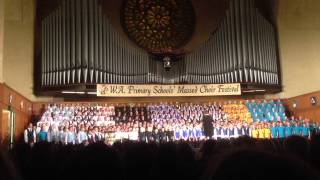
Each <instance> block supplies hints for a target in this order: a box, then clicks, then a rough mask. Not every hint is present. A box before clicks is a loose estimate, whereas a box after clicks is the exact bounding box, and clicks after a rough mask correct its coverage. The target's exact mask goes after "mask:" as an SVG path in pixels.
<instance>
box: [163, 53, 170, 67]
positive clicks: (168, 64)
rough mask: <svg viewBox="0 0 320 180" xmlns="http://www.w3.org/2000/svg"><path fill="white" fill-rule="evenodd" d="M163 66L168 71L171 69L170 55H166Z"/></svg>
mask: <svg viewBox="0 0 320 180" xmlns="http://www.w3.org/2000/svg"><path fill="white" fill-rule="evenodd" d="M163 68H164V69H165V70H166V71H170V69H171V59H170V57H168V56H166V57H164V58H163Z"/></svg>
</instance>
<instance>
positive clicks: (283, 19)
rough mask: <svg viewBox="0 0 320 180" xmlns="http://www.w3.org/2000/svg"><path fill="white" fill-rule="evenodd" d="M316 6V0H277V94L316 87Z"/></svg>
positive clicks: (319, 20)
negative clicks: (279, 75)
mask: <svg viewBox="0 0 320 180" xmlns="http://www.w3.org/2000/svg"><path fill="white" fill-rule="evenodd" d="M319 7H320V1H319V0H279V7H278V33H279V48H280V52H279V53H280V60H281V68H282V83H283V92H282V93H280V94H278V95H277V96H279V97H281V98H290V97H295V96H299V95H303V94H306V93H311V92H315V91H319V90H320V71H319V67H320V50H319V49H320V11H319Z"/></svg>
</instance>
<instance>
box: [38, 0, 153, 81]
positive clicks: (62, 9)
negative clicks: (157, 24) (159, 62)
mask: <svg viewBox="0 0 320 180" xmlns="http://www.w3.org/2000/svg"><path fill="white" fill-rule="evenodd" d="M41 24H42V25H41V27H42V31H41V32H42V40H41V44H42V57H41V74H42V75H41V86H43V87H50V86H64V85H72V84H97V83H147V82H148V73H149V63H150V60H149V59H150V58H149V54H148V53H147V52H144V51H143V50H141V49H138V48H135V47H133V46H132V45H130V44H129V42H127V41H126V40H124V38H122V37H120V35H119V34H118V33H117V32H116V31H115V29H114V28H113V27H112V26H111V24H110V22H109V20H108V18H107V16H106V15H104V14H103V12H102V8H101V6H100V5H99V3H98V0H65V1H63V2H62V4H61V5H60V6H59V7H58V8H57V9H56V10H55V11H54V12H52V13H51V14H50V15H48V16H47V17H45V18H44V19H43V20H42V22H41Z"/></svg>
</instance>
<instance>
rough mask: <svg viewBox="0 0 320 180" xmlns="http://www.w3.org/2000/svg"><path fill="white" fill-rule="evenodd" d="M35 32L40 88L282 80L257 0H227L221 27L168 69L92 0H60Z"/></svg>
mask: <svg viewBox="0 0 320 180" xmlns="http://www.w3.org/2000/svg"><path fill="white" fill-rule="evenodd" d="M40 32H41V58H40V62H41V63H40V64H41V65H40V66H39V68H40V69H41V80H39V82H38V83H39V84H40V87H41V88H42V89H46V88H50V87H58V88H60V89H61V90H63V89H64V88H65V87H70V86H72V85H95V84H98V83H112V84H135V83H138V84H144V83H145V84H147V83H164V84H179V83H242V84H258V85H266V86H268V85H270V86H274V85H276V86H280V85H281V82H280V77H279V74H280V71H279V59H278V55H277V41H276V29H275V27H274V25H273V24H271V23H270V22H269V21H268V20H267V19H266V18H265V17H264V16H263V15H262V14H261V13H260V12H259V10H258V9H257V8H256V6H255V0H241V1H239V0H230V4H229V9H228V10H227V11H226V15H225V17H224V18H223V19H222V20H221V22H220V25H219V27H218V28H217V29H216V30H214V31H213V32H212V34H211V35H210V36H209V38H208V40H207V41H206V42H204V43H203V45H202V46H201V47H199V48H198V49H196V50H194V51H192V52H190V53H186V54H184V55H183V57H182V58H180V59H179V60H178V61H174V62H173V66H172V68H171V70H170V71H166V70H165V69H164V68H163V63H162V61H159V60H156V59H155V58H154V57H153V56H152V55H150V54H149V53H148V52H147V51H145V50H143V49H139V48H137V47H135V46H133V45H132V44H131V43H130V42H128V41H127V40H126V39H125V38H123V37H121V36H120V35H119V34H118V33H117V31H116V30H115V28H113V27H112V25H111V23H110V21H109V20H108V17H107V15H106V14H104V13H103V11H102V7H101V5H100V4H99V1H98V0H63V1H62V3H61V4H60V5H59V6H58V7H57V8H56V9H55V10H54V11H52V12H51V13H50V14H48V15H47V16H45V17H43V18H41V31H40ZM44 91H45V90H44Z"/></svg>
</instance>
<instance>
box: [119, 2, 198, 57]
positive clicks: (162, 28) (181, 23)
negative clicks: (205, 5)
mask: <svg viewBox="0 0 320 180" xmlns="http://www.w3.org/2000/svg"><path fill="white" fill-rule="evenodd" d="M121 23H122V27H123V30H124V32H125V33H126V34H127V36H128V37H129V39H131V40H132V41H133V42H135V43H136V44H137V45H138V46H140V47H142V48H143V49H145V50H147V51H148V52H150V53H154V54H159V53H168V52H172V51H173V50H175V49H178V48H180V47H182V46H183V45H185V44H186V43H187V42H188V41H189V40H190V39H191V36H192V35H193V32H194V29H195V12H194V9H193V5H192V2H191V1H190V0H125V1H124V3H123V6H122V10H121Z"/></svg>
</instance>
